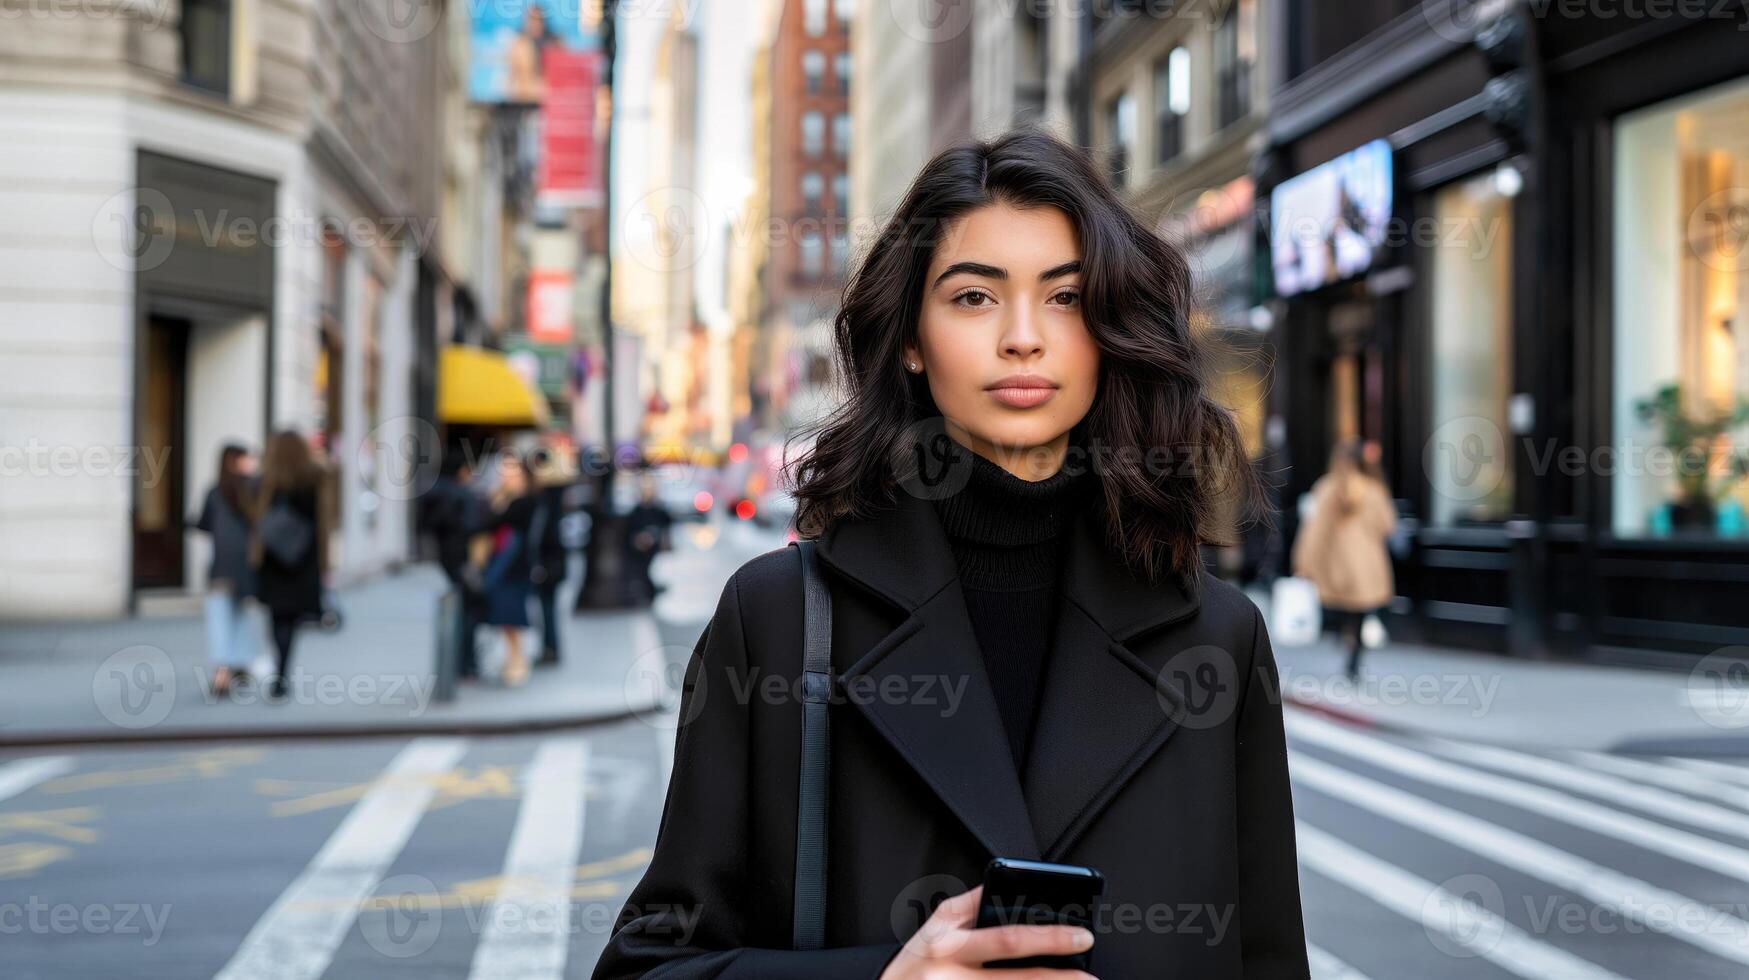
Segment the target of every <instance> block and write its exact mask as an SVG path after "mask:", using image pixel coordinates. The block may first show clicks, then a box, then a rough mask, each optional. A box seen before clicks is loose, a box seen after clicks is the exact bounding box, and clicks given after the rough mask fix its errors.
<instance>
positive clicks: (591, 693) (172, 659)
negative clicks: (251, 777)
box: [0, 565, 702, 746]
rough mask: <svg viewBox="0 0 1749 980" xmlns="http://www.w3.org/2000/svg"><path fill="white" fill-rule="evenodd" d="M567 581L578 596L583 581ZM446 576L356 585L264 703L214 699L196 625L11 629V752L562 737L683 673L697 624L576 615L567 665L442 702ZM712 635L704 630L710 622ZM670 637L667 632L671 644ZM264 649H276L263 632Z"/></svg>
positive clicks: (5, 634) (5, 639) (568, 626)
mask: <svg viewBox="0 0 1749 980" xmlns="http://www.w3.org/2000/svg"><path fill="white" fill-rule="evenodd" d="M568 584H569V585H570V586H572V587H574V586H575V584H576V579H575V578H573V579H572V580H571V582H570V583H568ZM443 590H444V580H443V577H442V575H441V574H440V573H439V572H438V570H437V569H436V568H435V567H433V566H429V565H423V566H415V567H411V568H409V569H407V570H405V571H403V572H400V573H398V574H392V575H386V576H383V577H380V578H377V579H374V580H372V581H370V582H367V583H364V584H361V585H358V586H355V587H353V588H349V589H345V590H343V591H341V593H340V594H339V602H340V605H341V608H342V610H343V611H344V613H345V616H346V622H345V625H344V627H343V628H342V629H341V630H339V631H338V632H335V633H324V632H322V631H320V630H317V629H314V628H307V629H305V630H303V631H300V633H299V635H298V641H297V645H296V647H295V648H294V651H293V657H292V678H291V686H290V690H289V691H288V695H287V698H286V700H285V701H284V702H283V703H278V704H274V703H267V702H266V701H265V700H264V698H263V690H264V688H263V687H262V686H251V687H245V688H238V689H234V690H233V692H232V694H231V695H230V697H229V698H226V699H214V698H213V697H212V696H211V695H210V694H209V693H208V686H207V683H206V679H207V677H208V673H209V670H208V667H207V665H206V662H205V652H204V651H205V638H204V633H203V629H204V626H203V623H202V621H201V619H200V618H199V617H198V616H193V617H190V616H173V617H161V618H152V617H146V618H131V619H125V620H115V621H109V622H96V623H73V624H44V625H5V624H0V691H4V694H3V695H0V746H8V745H10V746H18V745H41V744H51V743H70V742H117V741H158V740H165V739H224V738H259V737H285V736H345V735H362V734H375V735H383V734H413V733H428V732H494V731H519V730H529V729H538V728H551V727H561V726H569V725H578V724H585V723H592V722H601V721H609V720H615V719H620V718H626V717H630V716H632V715H635V714H638V713H640V712H644V711H648V710H651V709H652V708H654V707H656V706H657V698H658V697H659V696H660V693H661V690H662V689H661V687H660V685H658V684H656V683H654V682H655V681H656V680H658V679H659V678H661V676H662V675H663V673H664V672H672V670H673V669H674V668H673V667H672V666H671V664H672V663H679V664H682V665H683V664H684V663H685V661H686V658H687V656H688V654H689V653H690V652H691V642H692V640H694V639H696V634H697V629H693V628H691V627H690V625H688V624H675V625H674V626H671V627H669V628H667V629H666V630H660V629H659V628H658V626H657V622H656V620H655V618H654V617H653V616H652V614H651V612H650V611H649V610H638V611H625V612H611V613H599V614H586V615H572V614H571V613H570V611H569V610H570V602H569V600H570V594H571V588H566V589H565V590H563V594H562V595H561V597H560V598H561V602H560V610H561V613H562V623H563V630H564V632H563V634H562V643H563V645H564V647H563V650H564V661H563V663H561V664H560V665H559V666H557V667H550V668H541V669H537V670H535V671H533V672H531V674H530V676H529V680H528V683H527V684H526V685H525V686H523V687H520V688H514V689H510V688H502V687H499V686H497V685H495V684H493V683H491V682H483V683H474V684H463V685H459V686H458V687H457V689H456V696H455V699H454V700H453V701H451V702H449V703H447V704H439V703H436V702H434V701H433V700H432V693H433V691H434V689H435V675H434V664H433V656H432V650H433V645H434V643H435V633H434V631H435V626H434V620H435V613H434V610H435V606H436V602H437V597H438V596H439V595H440V594H441V593H442V592H443ZM698 625H699V627H700V628H702V624H698ZM664 632H666V633H667V634H668V635H669V636H668V640H667V643H666V645H665V644H664V635H663V634H664ZM262 633H263V642H262V649H263V650H264V651H266V650H269V649H270V646H269V644H268V643H267V642H266V639H265V626H263V627H262Z"/></svg>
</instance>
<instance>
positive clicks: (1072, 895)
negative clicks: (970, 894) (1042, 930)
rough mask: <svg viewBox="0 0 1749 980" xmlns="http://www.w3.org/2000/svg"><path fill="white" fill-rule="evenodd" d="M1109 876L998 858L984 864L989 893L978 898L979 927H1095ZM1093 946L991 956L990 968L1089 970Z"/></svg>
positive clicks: (1070, 866)
mask: <svg viewBox="0 0 1749 980" xmlns="http://www.w3.org/2000/svg"><path fill="white" fill-rule="evenodd" d="M1104 892H1105V876H1104V875H1102V874H1100V873H1099V872H1098V871H1095V870H1093V869H1092V868H1084V867H1082V866H1080V865H1078V864H1047V863H1045V862H1043V861H1022V860H1019V859H1017V858H996V859H995V860H993V861H991V862H990V865H989V867H987V868H985V869H984V894H983V897H982V898H981V899H980V900H979V902H978V928H980V929H984V928H988V927H990V926H1008V925H1029V926H1036V925H1072V926H1081V927H1083V928H1085V929H1092V928H1093V923H1094V922H1095V920H1096V919H1097V917H1098V902H1099V896H1100V895H1102V894H1104ZM1092 960H1093V950H1091V949H1087V950H1083V951H1082V952H1079V953H1068V954H1063V955H1059V956H1027V957H1022V958H1020V959H1012V960H992V961H990V962H988V963H985V964H984V966H985V967H986V968H987V969H995V968H1004V969H1005V968H1008V967H1022V966H1044V967H1053V968H1056V969H1065V970H1088V969H1089V967H1090V965H1091V963H1092Z"/></svg>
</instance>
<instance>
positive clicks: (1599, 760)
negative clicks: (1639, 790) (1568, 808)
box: [1567, 751, 1749, 810]
mask: <svg viewBox="0 0 1749 980" xmlns="http://www.w3.org/2000/svg"><path fill="white" fill-rule="evenodd" d="M1567 756H1568V758H1571V759H1572V760H1574V761H1575V762H1578V763H1580V764H1581V765H1583V766H1586V767H1587V768H1590V769H1596V770H1598V771H1600V772H1609V773H1614V774H1615V775H1617V776H1626V777H1627V778H1629V779H1638V780H1641V781H1643V782H1648V783H1656V784H1658V785H1659V786H1663V787H1666V788H1668V789H1674V790H1680V791H1682V792H1684V793H1690V794H1692V795H1694V796H1707V797H1711V798H1712V799H1715V800H1720V801H1722V802H1725V803H1729V804H1731V805H1732V806H1734V807H1737V808H1738V809H1741V810H1749V789H1745V788H1743V787H1741V786H1732V785H1729V784H1727V783H1721V782H1719V781H1718V780H1716V779H1713V778H1711V777H1709V776H1703V775H1701V774H1700V773H1697V772H1692V771H1690V770H1687V769H1679V768H1677V767H1676V766H1671V765H1666V764H1664V763H1659V762H1646V761H1645V760H1642V759H1629V758H1626V757H1624V756H1619V755H1608V754H1606V753H1603V752H1583V751H1572V752H1569V753H1567Z"/></svg>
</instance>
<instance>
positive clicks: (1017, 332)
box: [1002, 304, 1045, 357]
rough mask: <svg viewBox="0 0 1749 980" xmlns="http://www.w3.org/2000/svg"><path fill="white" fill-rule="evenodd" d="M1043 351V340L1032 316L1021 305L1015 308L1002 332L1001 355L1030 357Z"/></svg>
mask: <svg viewBox="0 0 1749 980" xmlns="http://www.w3.org/2000/svg"><path fill="white" fill-rule="evenodd" d="M1044 349H1045V338H1044V334H1043V332H1041V331H1040V330H1039V326H1038V322H1037V320H1036V319H1035V318H1034V317H1033V314H1032V313H1031V312H1030V311H1029V310H1027V309H1026V307H1025V305H1024V304H1022V305H1020V306H1019V307H1016V308H1015V313H1014V315H1013V316H1011V317H1009V318H1008V322H1007V324H1006V325H1005V327H1004V329H1003V332H1002V353H1003V355H1004V356H1007V357H1031V356H1032V355H1034V354H1037V353H1038V352H1039V351H1042V350H1044Z"/></svg>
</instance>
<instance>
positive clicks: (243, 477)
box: [194, 443, 256, 696]
mask: <svg viewBox="0 0 1749 980" xmlns="http://www.w3.org/2000/svg"><path fill="white" fill-rule="evenodd" d="M218 474H219V475H218V478H217V479H216V480H215V481H214V482H213V486H212V488H211V489H209V490H207V492H206V500H205V501H204V502H203V503H202V505H201V508H200V517H199V519H198V520H196V521H195V525H194V526H195V527H197V528H199V529H200V530H202V531H205V532H206V533H207V534H208V535H210V536H211V537H212V548H213V555H212V563H211V564H210V565H209V566H208V568H207V595H206V655H207V663H208V664H209V665H211V667H212V678H211V680H210V682H209V683H210V684H211V690H212V693H213V694H214V695H215V696H218V695H223V694H225V693H227V692H228V691H230V689H231V684H232V682H233V681H240V682H247V681H248V680H249V668H250V666H251V665H252V664H254V662H255V651H256V636H255V633H254V631H253V630H251V629H250V625H249V616H248V611H249V607H248V603H249V602H250V601H252V599H253V597H254V595H255V569H254V568H253V567H252V566H251V565H250V564H249V534H250V529H251V525H252V524H253V520H252V519H251V517H250V515H251V513H252V511H253V506H252V504H251V499H252V497H253V494H254V492H255V484H254V474H255V457H254V455H253V454H251V453H250V452H249V450H248V449H245V448H244V447H242V446H239V445H237V444H236V443H230V444H227V445H226V446H225V447H224V448H223V449H221V450H219V469H218Z"/></svg>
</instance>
